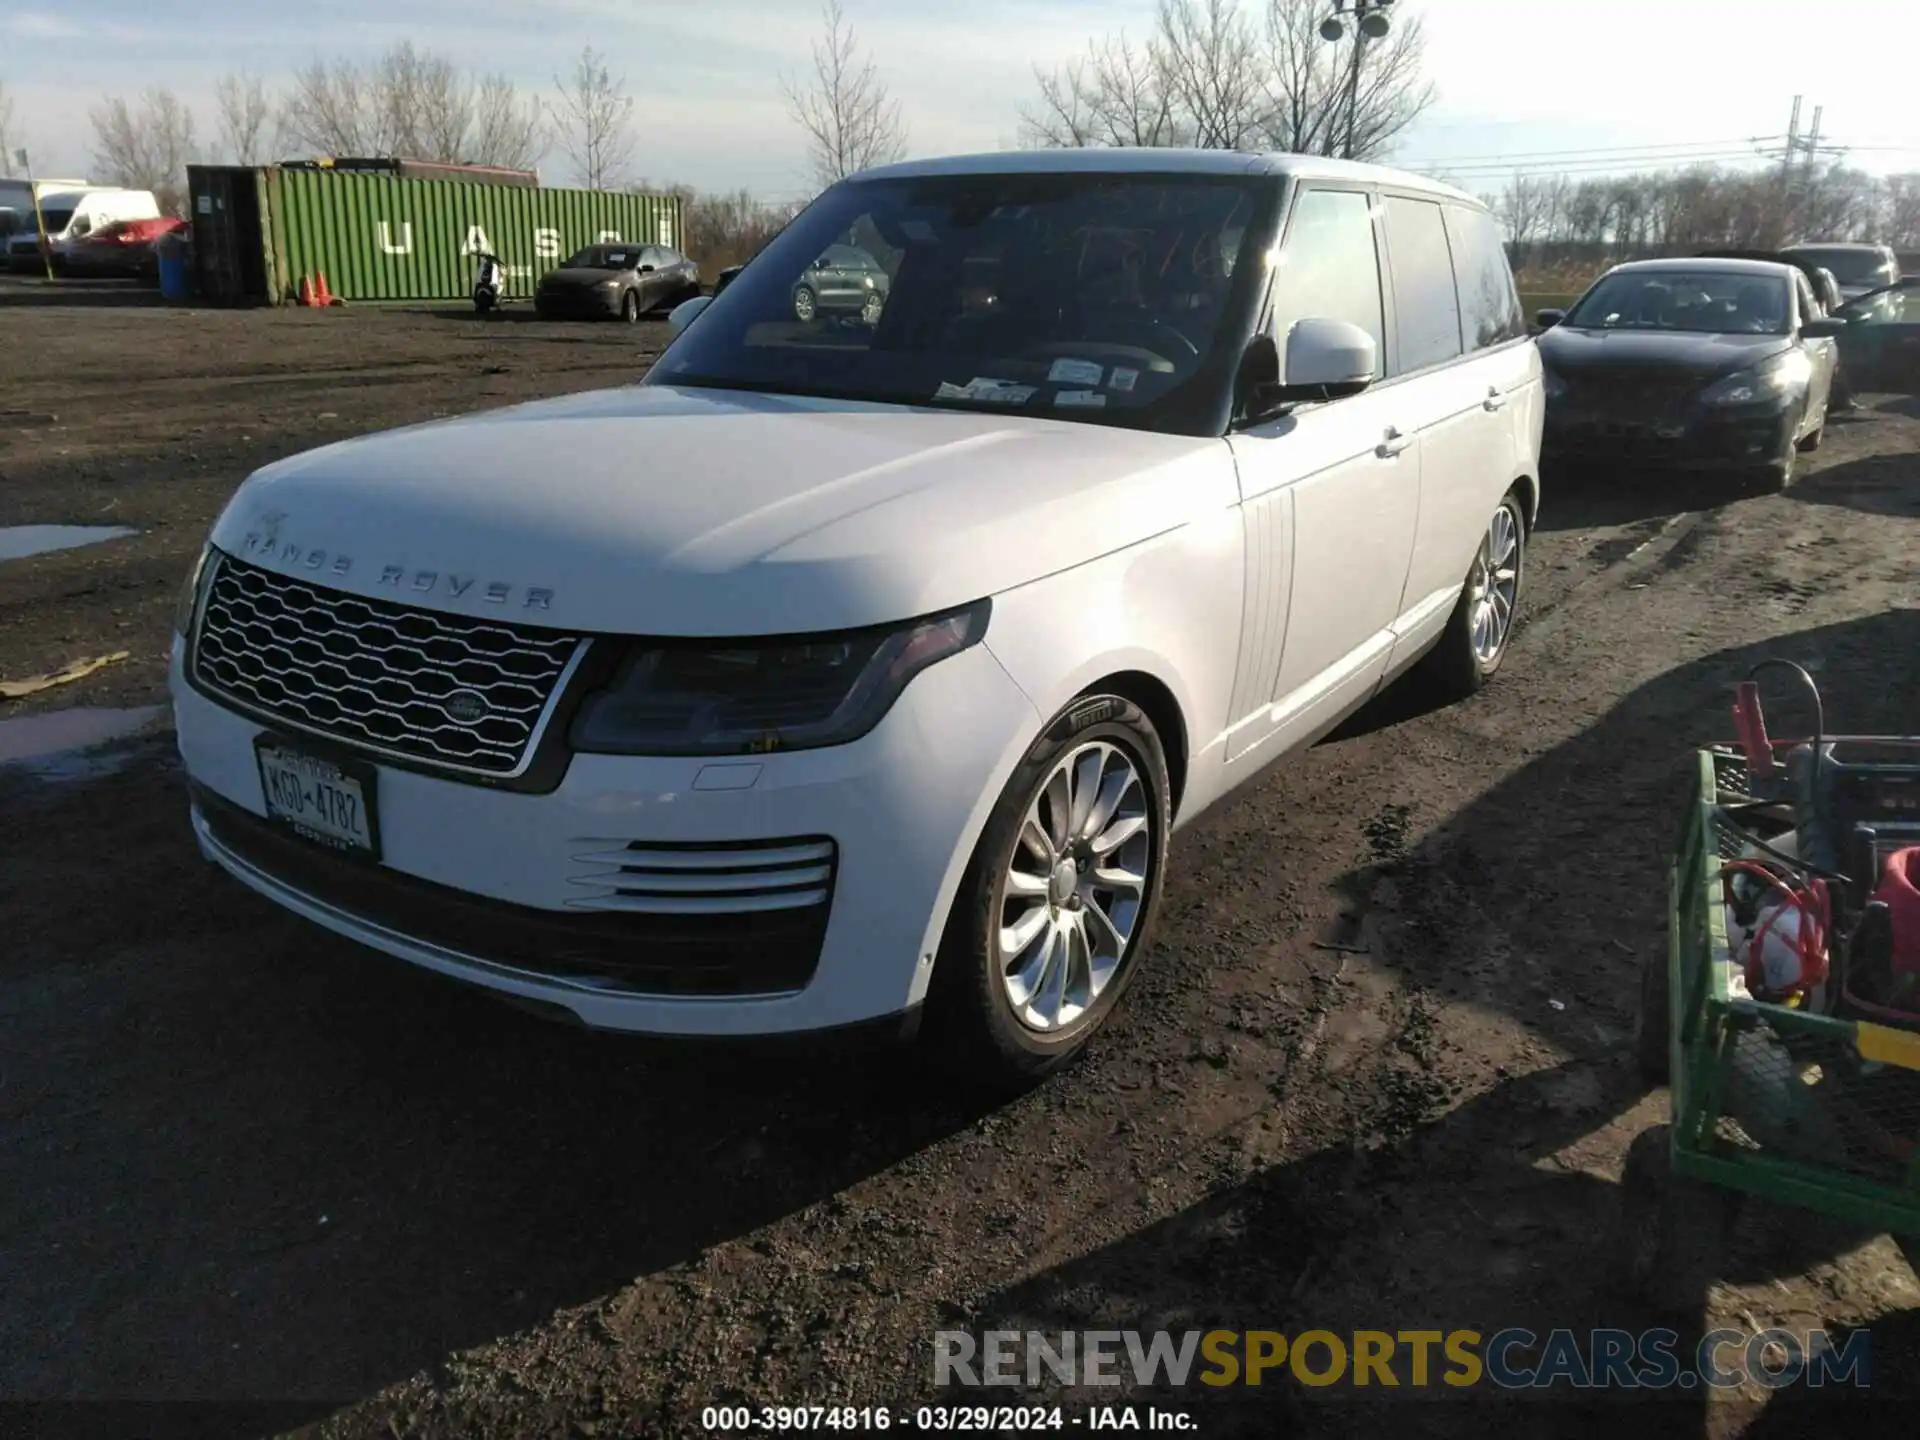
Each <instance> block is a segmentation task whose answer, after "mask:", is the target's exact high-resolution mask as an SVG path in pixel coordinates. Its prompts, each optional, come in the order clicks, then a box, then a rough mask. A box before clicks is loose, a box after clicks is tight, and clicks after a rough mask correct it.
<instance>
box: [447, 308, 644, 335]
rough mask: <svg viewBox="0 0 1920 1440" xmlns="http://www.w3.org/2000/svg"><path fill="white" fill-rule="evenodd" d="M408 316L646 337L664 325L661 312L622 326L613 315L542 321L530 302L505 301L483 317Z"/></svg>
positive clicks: (457, 312) (469, 313)
mask: <svg viewBox="0 0 1920 1440" xmlns="http://www.w3.org/2000/svg"><path fill="white" fill-rule="evenodd" d="M410 313H412V314H415V315H425V316H428V317H430V318H431V319H434V320H446V321H454V322H458V323H461V324H466V325H492V326H497V325H560V326H572V325H604V326H607V327H609V328H613V327H619V328H622V329H631V330H635V331H638V332H639V333H641V334H649V333H651V332H652V331H653V330H656V329H658V328H659V327H664V326H665V325H666V323H667V316H666V312H665V311H659V312H657V313H653V314H647V315H642V316H641V317H640V319H639V320H638V322H636V323H634V324H632V325H628V324H626V322H624V321H622V320H621V319H620V318H619V317H618V316H617V315H607V316H604V317H592V316H568V317H554V318H551V319H542V318H541V317H540V316H538V315H536V314H534V313H533V302H532V301H530V300H509V301H508V302H507V303H506V304H505V305H504V306H502V307H501V308H500V309H498V310H495V311H493V312H492V313H491V314H487V315H480V314H477V313H475V311H474V308H473V306H471V305H445V306H432V307H428V308H423V309H419V310H413V311H411V312H410Z"/></svg>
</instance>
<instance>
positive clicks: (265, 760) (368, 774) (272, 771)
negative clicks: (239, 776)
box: [255, 738, 380, 860]
mask: <svg viewBox="0 0 1920 1440" xmlns="http://www.w3.org/2000/svg"><path fill="white" fill-rule="evenodd" d="M255 755H256V757H257V758H258V760H259V762H260V793H261V795H262V796H263V797H265V799H266V802H267V814H268V816H269V817H270V818H272V819H274V820H277V821H279V822H280V823H281V824H283V825H285V826H287V827H288V828H289V829H291V830H293V831H294V832H296V833H297V834H299V835H301V836H302V837H304V838H305V839H307V840H311V841H312V842H313V843H315V844H316V845H325V846H327V847H328V848H329V849H333V850H341V851H345V852H347V853H349V854H356V855H362V856H366V857H368V858H371V859H375V860H377V859H379V858H380V827H379V822H378V819H377V817H376V815H375V808H374V807H375V806H376V805H377V804H378V803H379V801H378V794H377V786H376V784H375V771H374V769H373V767H372V766H370V765H354V764H351V763H346V762H341V761H336V760H329V759H326V758H324V757H322V756H319V755H314V754H312V753H310V752H308V751H305V750H301V749H299V748H297V747H295V746H291V745H288V744H286V743H284V742H282V741H278V740H268V739H264V738H263V739H261V740H260V741H258V742H256V748H255Z"/></svg>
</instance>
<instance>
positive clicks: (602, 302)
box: [533, 290, 626, 320]
mask: <svg viewBox="0 0 1920 1440" xmlns="http://www.w3.org/2000/svg"><path fill="white" fill-rule="evenodd" d="M625 293H626V292H624V291H621V290H547V291H539V292H536V293H535V294H534V297H533V309H534V313H535V314H537V315H539V316H541V317H542V318H552V319H555V320H605V319H611V318H612V317H613V316H615V315H618V314H619V313H620V302H621V300H622V299H623V298H624V297H625Z"/></svg>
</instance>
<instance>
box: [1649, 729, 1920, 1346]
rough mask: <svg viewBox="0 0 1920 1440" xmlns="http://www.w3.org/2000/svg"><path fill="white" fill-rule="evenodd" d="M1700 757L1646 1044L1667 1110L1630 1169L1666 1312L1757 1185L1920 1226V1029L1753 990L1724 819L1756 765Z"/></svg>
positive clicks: (1729, 755)
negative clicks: (1732, 940)
mask: <svg viewBox="0 0 1920 1440" xmlns="http://www.w3.org/2000/svg"><path fill="white" fill-rule="evenodd" d="M1694 758H1695V766H1694V771H1693V776H1692V780H1691V785H1690V787H1689V788H1690V791H1691V793H1690V795H1689V803H1688V806H1687V811H1686V815H1685V819H1684V821H1683V825H1682V829H1681V835H1680V842H1679V845H1678V847H1677V851H1676V854H1675V856H1674V860H1673V866H1672V870H1671V873H1670V875H1669V897H1670V899H1669V914H1668V921H1669V923H1668V946H1667V953H1666V955H1664V956H1660V957H1657V958H1656V959H1655V960H1654V961H1653V963H1649V964H1648V965H1647V966H1646V968H1645V971H1644V973H1643V978H1642V987H1641V995H1640V1028H1639V1035H1638V1039H1637V1052H1638V1053H1637V1057H1636V1058H1637V1060H1638V1062H1639V1065H1640V1068H1641V1071H1642V1073H1643V1075H1644V1076H1645V1078H1646V1079H1647V1080H1649V1081H1650V1082H1653V1083H1656V1084H1658V1083H1663V1082H1664V1083H1666V1084H1667V1085H1668V1087H1669V1094H1670V1096H1671V1120H1670V1123H1669V1124H1666V1125H1659V1126H1655V1127H1653V1128H1652V1129H1650V1130H1648V1131H1646V1132H1644V1133H1643V1134H1641V1135H1640V1136H1639V1137H1637V1139H1636V1140H1635V1141H1634V1143H1633V1145H1632V1146H1631V1147H1630V1149H1629V1151H1628V1154H1627V1162H1626V1169H1625V1173H1624V1175H1623V1177H1622V1203H1623V1212H1622V1226H1621V1234H1622V1243H1623V1245H1624V1248H1625V1255H1624V1260H1625V1263H1626V1266H1627V1269H1628V1274H1629V1277H1630V1279H1631V1280H1632V1281H1633V1282H1634V1284H1635V1286H1636V1288H1637V1289H1638V1290H1639V1292H1640V1293H1641V1294H1642V1295H1643V1296H1644V1297H1645V1298H1647V1299H1648V1300H1650V1301H1653V1302H1655V1303H1663V1304H1667V1305H1670V1307H1671V1308H1684V1307H1685V1306H1688V1305H1696V1304H1698V1303H1699V1301H1700V1299H1701V1297H1702V1296H1704V1294H1705V1291H1706V1287H1707V1285H1708V1284H1709V1283H1710V1282H1711V1280H1712V1279H1713V1278H1714V1277H1715V1275H1716V1274H1717V1273H1718V1271H1719V1259H1720V1254H1721V1248H1722V1245H1723V1244H1724V1241H1725V1238H1726V1236H1727V1233H1728V1231H1729V1229H1730V1227H1731V1224H1732V1221H1733V1219H1734V1217H1735V1216H1736V1215H1737V1214H1738V1210H1739V1204H1740V1201H1741V1200H1742V1199H1743V1198H1744V1197H1745V1196H1747V1195H1761V1196H1764V1197H1766V1198H1768V1199H1771V1200H1776V1201H1780V1202H1783V1203H1785V1204H1788V1205H1794V1206H1799V1207H1802V1208H1804V1209H1808V1210H1815V1211H1820V1212H1823V1213H1825V1214H1828V1215H1833V1216H1836V1217H1839V1218H1841V1219H1843V1220H1848V1221H1853V1222H1857V1223H1860V1224H1863V1225H1865V1226H1868V1227H1871V1228H1873V1229H1876V1230H1883V1231H1890V1232H1892V1233H1893V1234H1894V1235H1895V1236H1896V1237H1901V1238H1902V1240H1903V1243H1904V1242H1905V1239H1906V1237H1910V1236H1915V1235H1920V1034H1916V1033H1913V1032H1911V1031H1907V1030H1902V1029H1896V1028H1893V1027H1890V1026H1886V1025H1880V1024H1874V1023H1868V1022H1863V1021H1859V1020H1849V1019H1836V1018H1832V1017H1830V1016H1827V1015H1821V1014H1815V1013H1811V1012H1810V1011H1809V1010H1808V1009H1805V1008H1800V1007H1797V1006H1794V1005H1777V1004H1768V1003H1764V1002H1762V1001H1758V1000H1755V999H1753V998H1751V997H1750V996H1748V995H1747V994H1746V992H1745V987H1744V986H1743V985H1742V984H1740V983H1739V981H1738V978H1737V975H1738V972H1737V969H1736V966H1735V962H1734V959H1733V955H1732V952H1731V950H1730V949H1729V945H1728V936H1727V919H1726V905H1725V903H1724V894H1723V889H1722V886H1723V881H1722V879H1721V875H1722V867H1723V866H1724V865H1725V864H1726V863H1727V861H1729V860H1731V859H1734V858H1736V857H1738V856H1739V855H1740V854H1741V853H1742V852H1743V849H1744V847H1745V844H1746V841H1745V840H1744V839H1743V838H1742V837H1740V836H1739V835H1737V834H1736V833H1734V831H1733V830H1732V828H1731V827H1729V826H1728V825H1726V824H1725V823H1723V821H1722V820H1721V818H1720V816H1721V815H1722V813H1723V807H1726V806H1729V805H1738V804H1742V803H1745V802H1747V800H1748V794H1747V783H1748V782H1747V765H1746V761H1745V759H1744V757H1743V755H1742V753H1741V752H1740V751H1738V750H1735V749H1731V748H1719V747H1716V748H1712V749H1707V750H1702V751H1699V752H1697V753H1696V755H1695V757H1694Z"/></svg>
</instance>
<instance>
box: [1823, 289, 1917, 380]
mask: <svg viewBox="0 0 1920 1440" xmlns="http://www.w3.org/2000/svg"><path fill="white" fill-rule="evenodd" d="M1840 316H1841V318H1842V319H1844V320H1845V321H1846V322H1847V328H1846V329H1845V330H1843V331H1841V332H1840V353H1841V355H1842V356H1844V357H1845V359H1846V363H1847V369H1848V370H1850V371H1852V372H1853V373H1854V374H1855V375H1858V376H1859V377H1860V380H1861V383H1862V384H1863V385H1878V386H1882V387H1884V388H1886V389H1888V390H1906V391H1914V390H1920V275H1906V276H1902V277H1901V278H1900V279H1899V280H1897V281H1895V282H1894V283H1893V284H1891V285H1888V286H1886V287H1885V288H1884V289H1880V290H1875V291H1872V292H1871V293H1869V294H1866V295H1862V296H1861V297H1860V298H1859V299H1857V300H1849V301H1848V302H1847V303H1846V304H1845V305H1842V306H1841V307H1840Z"/></svg>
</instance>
